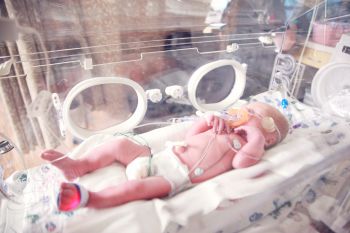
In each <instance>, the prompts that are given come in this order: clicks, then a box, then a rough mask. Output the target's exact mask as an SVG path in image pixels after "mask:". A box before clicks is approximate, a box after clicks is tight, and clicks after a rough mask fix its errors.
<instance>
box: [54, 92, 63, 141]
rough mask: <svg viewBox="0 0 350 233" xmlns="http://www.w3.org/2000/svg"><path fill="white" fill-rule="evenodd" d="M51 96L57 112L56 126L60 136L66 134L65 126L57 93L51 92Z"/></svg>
mask: <svg viewBox="0 0 350 233" xmlns="http://www.w3.org/2000/svg"><path fill="white" fill-rule="evenodd" d="M51 98H52V103H53V106H54V108H55V110H56V113H57V118H58V126H59V128H60V132H61V136H62V137H65V136H66V127H65V125H64V123H63V116H62V105H61V101H60V98H59V97H58V94H57V93H53V94H52V96H51Z"/></svg>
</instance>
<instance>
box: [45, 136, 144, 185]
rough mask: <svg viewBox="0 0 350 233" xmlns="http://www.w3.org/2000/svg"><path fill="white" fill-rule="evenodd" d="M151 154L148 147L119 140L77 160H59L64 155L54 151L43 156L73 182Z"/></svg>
mask: <svg viewBox="0 0 350 233" xmlns="http://www.w3.org/2000/svg"><path fill="white" fill-rule="evenodd" d="M149 154H150V149H149V148H148V147H147V146H142V145H138V144H136V143H134V142H132V141H130V140H128V139H126V138H119V139H113V140H110V141H108V142H106V143H104V144H102V145H100V146H97V147H95V148H94V149H92V150H89V151H88V153H87V154H86V155H84V156H83V157H82V158H80V159H77V160H74V159H70V158H69V157H65V158H63V159H59V158H61V157H63V156H64V155H63V154H62V153H59V152H57V151H54V150H48V151H44V152H43V153H42V155H41V156H42V158H43V159H45V160H48V161H52V164H53V165H54V166H56V167H58V168H59V169H61V170H62V171H63V173H64V175H65V176H66V178H67V179H68V180H73V179H75V178H77V177H79V176H82V175H84V174H86V173H88V172H91V171H94V170H96V169H99V168H102V167H106V166H108V165H110V164H112V163H113V162H116V161H117V162H120V163H122V164H123V165H127V164H129V163H130V162H131V161H132V160H134V159H135V158H136V157H138V156H146V155H149ZM57 159H58V160H57Z"/></svg>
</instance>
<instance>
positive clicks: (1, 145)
mask: <svg viewBox="0 0 350 233" xmlns="http://www.w3.org/2000/svg"><path fill="white" fill-rule="evenodd" d="M13 148H14V146H13V145H12V144H11V143H10V142H9V141H7V140H4V141H1V142H0V154H6V153H7V152H9V151H11V150H12V149H13Z"/></svg>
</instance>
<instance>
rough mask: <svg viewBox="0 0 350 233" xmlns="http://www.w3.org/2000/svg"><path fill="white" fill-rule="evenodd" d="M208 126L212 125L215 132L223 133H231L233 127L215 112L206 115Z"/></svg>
mask: <svg viewBox="0 0 350 233" xmlns="http://www.w3.org/2000/svg"><path fill="white" fill-rule="evenodd" d="M205 119H206V121H207V124H208V126H212V130H213V131H214V133H218V134H222V133H230V132H231V127H230V126H229V125H228V123H227V122H226V121H225V120H224V119H222V118H220V117H218V116H215V115H214V114H209V115H207V116H206V117H205Z"/></svg>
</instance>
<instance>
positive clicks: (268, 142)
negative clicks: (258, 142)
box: [265, 134, 277, 148]
mask: <svg viewBox="0 0 350 233" xmlns="http://www.w3.org/2000/svg"><path fill="white" fill-rule="evenodd" d="M276 142H277V138H276V137H275V136H274V135H271V134H268V135H266V137H265V147H266V148H269V147H271V146H273V145H275V144H276Z"/></svg>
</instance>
